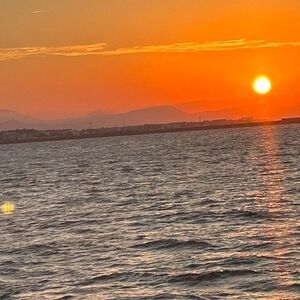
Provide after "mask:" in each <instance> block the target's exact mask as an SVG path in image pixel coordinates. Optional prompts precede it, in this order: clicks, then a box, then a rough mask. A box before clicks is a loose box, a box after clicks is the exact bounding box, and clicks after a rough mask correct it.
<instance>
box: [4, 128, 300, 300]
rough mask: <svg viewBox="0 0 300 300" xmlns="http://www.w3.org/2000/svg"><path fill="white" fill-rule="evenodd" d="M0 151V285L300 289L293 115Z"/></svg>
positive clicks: (55, 289)
mask: <svg viewBox="0 0 300 300" xmlns="http://www.w3.org/2000/svg"><path fill="white" fill-rule="evenodd" d="M0 158H1V159H0V170H1V172H0V202H1V203H2V202H3V201H11V202H14V203H15V205H16V210H15V213H14V214H11V215H4V214H2V213H1V214H0V228H1V231H0V232H1V235H0V299H37V300H43V299H54V300H55V299H174V300H176V299H272V300H274V299H300V207H299V204H300V159H299V158H300V126H299V125H287V126H268V127H256V128H239V129H223V130H210V131H198V132H181V133H168V134H154V135H141V136H127V137H126V136H125V137H111V138H99V139H87V140H77V141H57V142H45V143H32V144H19V145H2V146H0Z"/></svg>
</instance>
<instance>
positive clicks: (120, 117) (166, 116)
mask: <svg viewBox="0 0 300 300" xmlns="http://www.w3.org/2000/svg"><path fill="white" fill-rule="evenodd" d="M195 120H196V116H195V115H193V114H189V113H186V112H183V111H181V110H179V109H177V108H175V107H173V106H157V107H148V108H144V109H138V110H132V111H129V112H125V113H120V114H108V113H104V112H102V111H95V112H92V113H89V114H87V115H85V116H83V117H81V118H74V119H68V120H56V121H42V120H38V119H34V118H31V117H28V116H25V115H23V114H19V113H17V112H14V111H6V110H2V111H0V130H2V131H3V130H13V129H25V128H26V129H29V128H30V129H31V128H32V129H63V128H72V129H84V128H91V127H93V128H101V127H121V126H131V125H144V124H161V123H173V122H183V121H195Z"/></svg>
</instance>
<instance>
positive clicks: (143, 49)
mask: <svg viewBox="0 0 300 300" xmlns="http://www.w3.org/2000/svg"><path fill="white" fill-rule="evenodd" d="M286 47H300V41H294V42H269V41H264V40H246V39H239V40H227V41H217V42H205V43H174V44H168V45H149V46H134V47H127V48H117V49H108V46H107V44H106V43H97V44H90V45H75V46H64V47H23V48H0V61H7V60H14V59H21V58H26V57H32V56H65V57H79V56H88V55H89V56H90V55H94V56H118V55H132V54H151V53H195V52H217V51H234V50H245V49H264V48H265V49H270V48H286Z"/></svg>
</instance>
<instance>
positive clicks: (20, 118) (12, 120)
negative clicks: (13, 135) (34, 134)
mask: <svg viewBox="0 0 300 300" xmlns="http://www.w3.org/2000/svg"><path fill="white" fill-rule="evenodd" d="M42 125H43V121H40V120H38V119H35V118H32V117H29V116H26V115H24V114H21V113H18V112H15V111H12V110H6V109H0V130H2V131H3V130H14V129H20V128H37V129H41V128H40V127H41V126H42Z"/></svg>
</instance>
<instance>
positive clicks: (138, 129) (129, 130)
mask: <svg viewBox="0 0 300 300" xmlns="http://www.w3.org/2000/svg"><path fill="white" fill-rule="evenodd" d="M170 124H172V123H169V124H160V126H161V127H162V128H160V129H151V126H153V127H154V126H155V124H154V125H146V126H148V127H149V128H148V129H147V128H145V125H139V126H132V127H124V128H121V129H120V128H115V129H113V128H108V130H109V129H111V130H112V131H110V132H101V130H103V129H87V130H83V131H85V132H86V133H85V134H84V135H80V136H78V135H73V136H71V135H70V136H62V137H59V136H55V137H49V136H47V137H46V136H45V137H32V138H24V139H19V140H15V141H5V140H4V141H3V140H2V141H1V140H0V145H13V144H25V143H40V142H52V141H68V140H81V139H93V138H104V137H115V136H133V135H144V134H159V133H172V132H188V131H205V130H218V129H231V128H232V129H234V128H251V127H261V126H273V125H276V126H278V125H292V124H300V118H291V119H282V120H278V121H264V122H247V123H233V124H223V125H208V126H203V125H198V126H197V125H196V124H197V123H195V126H193V127H183V126H182V127H177V128H176V127H174V128H163V127H164V126H167V125H170ZM133 128H134V129H133ZM20 131H22V130H20ZM28 131H30V129H29V130H28ZM34 131H35V132H38V133H43V132H45V131H43V130H34ZM56 131H57V132H59V131H60V130H53V132H56ZM97 131H99V133H97ZM13 132H17V130H16V131H13ZM92 132H94V133H92ZM0 134H1V132H0Z"/></svg>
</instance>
